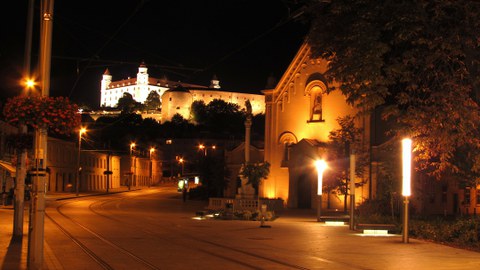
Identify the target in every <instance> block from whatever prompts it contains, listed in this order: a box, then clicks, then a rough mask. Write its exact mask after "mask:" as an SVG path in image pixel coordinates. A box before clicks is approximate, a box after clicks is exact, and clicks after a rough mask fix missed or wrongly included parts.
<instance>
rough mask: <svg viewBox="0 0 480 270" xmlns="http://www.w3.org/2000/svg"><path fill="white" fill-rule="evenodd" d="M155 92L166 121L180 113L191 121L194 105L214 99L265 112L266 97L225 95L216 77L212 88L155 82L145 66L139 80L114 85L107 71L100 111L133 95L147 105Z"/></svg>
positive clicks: (157, 80) (244, 94) (164, 80)
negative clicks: (124, 97)
mask: <svg viewBox="0 0 480 270" xmlns="http://www.w3.org/2000/svg"><path fill="white" fill-rule="evenodd" d="M151 91H156V92H157V93H158V94H159V95H160V97H161V102H162V121H168V120H170V119H171V118H172V116H173V115H175V114H177V113H179V114H181V115H182V116H183V117H184V118H185V119H188V118H189V116H190V107H191V104H192V102H193V101H196V100H203V101H204V102H205V104H208V103H209V102H210V101H212V100H214V99H221V100H224V101H226V102H229V103H234V104H237V105H239V106H240V109H244V108H245V101H247V100H250V103H251V104H252V112H253V114H259V113H264V112H265V97H264V96H263V95H261V94H247V93H239V92H227V91H223V90H221V87H220V82H219V81H218V80H217V78H215V77H214V78H213V79H212V80H211V82H210V86H202V85H195V84H190V83H184V82H174V81H169V80H167V79H166V78H162V79H157V78H152V77H149V75H148V69H147V67H146V65H145V63H143V62H142V63H141V64H140V67H139V68H138V73H137V77H136V78H130V77H129V78H127V79H124V80H119V81H112V75H111V74H110V71H109V70H108V69H106V70H105V72H104V74H103V76H102V81H101V87H100V107H110V108H114V107H116V106H117V103H118V100H119V99H120V98H121V97H122V96H123V94H124V93H129V94H131V95H132V97H133V99H134V100H135V101H137V102H141V103H144V102H145V100H146V99H147V97H148V94H149V93H150V92H151Z"/></svg>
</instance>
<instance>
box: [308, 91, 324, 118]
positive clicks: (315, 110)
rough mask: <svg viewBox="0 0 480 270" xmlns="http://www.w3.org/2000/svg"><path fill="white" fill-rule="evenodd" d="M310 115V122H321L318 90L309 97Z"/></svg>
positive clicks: (320, 94)
mask: <svg viewBox="0 0 480 270" xmlns="http://www.w3.org/2000/svg"><path fill="white" fill-rule="evenodd" d="M311 99H312V101H311V115H310V121H312V122H315V121H322V120H323V118H322V109H323V108H322V107H323V106H322V93H321V92H320V90H318V91H315V92H313V93H312V95H311Z"/></svg>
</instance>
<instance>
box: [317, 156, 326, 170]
mask: <svg viewBox="0 0 480 270" xmlns="http://www.w3.org/2000/svg"><path fill="white" fill-rule="evenodd" d="M315 168H317V171H318V173H323V171H325V170H326V169H327V162H325V160H323V159H320V160H315Z"/></svg>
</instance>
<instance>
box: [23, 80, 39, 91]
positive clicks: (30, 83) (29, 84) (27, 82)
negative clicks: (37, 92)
mask: <svg viewBox="0 0 480 270" xmlns="http://www.w3.org/2000/svg"><path fill="white" fill-rule="evenodd" d="M24 83H25V87H26V88H27V89H33V88H34V87H35V85H36V84H37V83H36V82H35V80H34V79H30V78H27V79H25V81H24Z"/></svg>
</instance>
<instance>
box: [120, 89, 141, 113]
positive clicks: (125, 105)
mask: <svg viewBox="0 0 480 270" xmlns="http://www.w3.org/2000/svg"><path fill="white" fill-rule="evenodd" d="M117 108H118V109H120V110H122V113H132V112H134V111H135V110H141V109H143V108H142V104H141V103H140V102H137V101H135V99H133V96H132V95H131V94H130V93H126V92H125V93H123V96H122V97H121V98H119V99H118V103H117Z"/></svg>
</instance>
